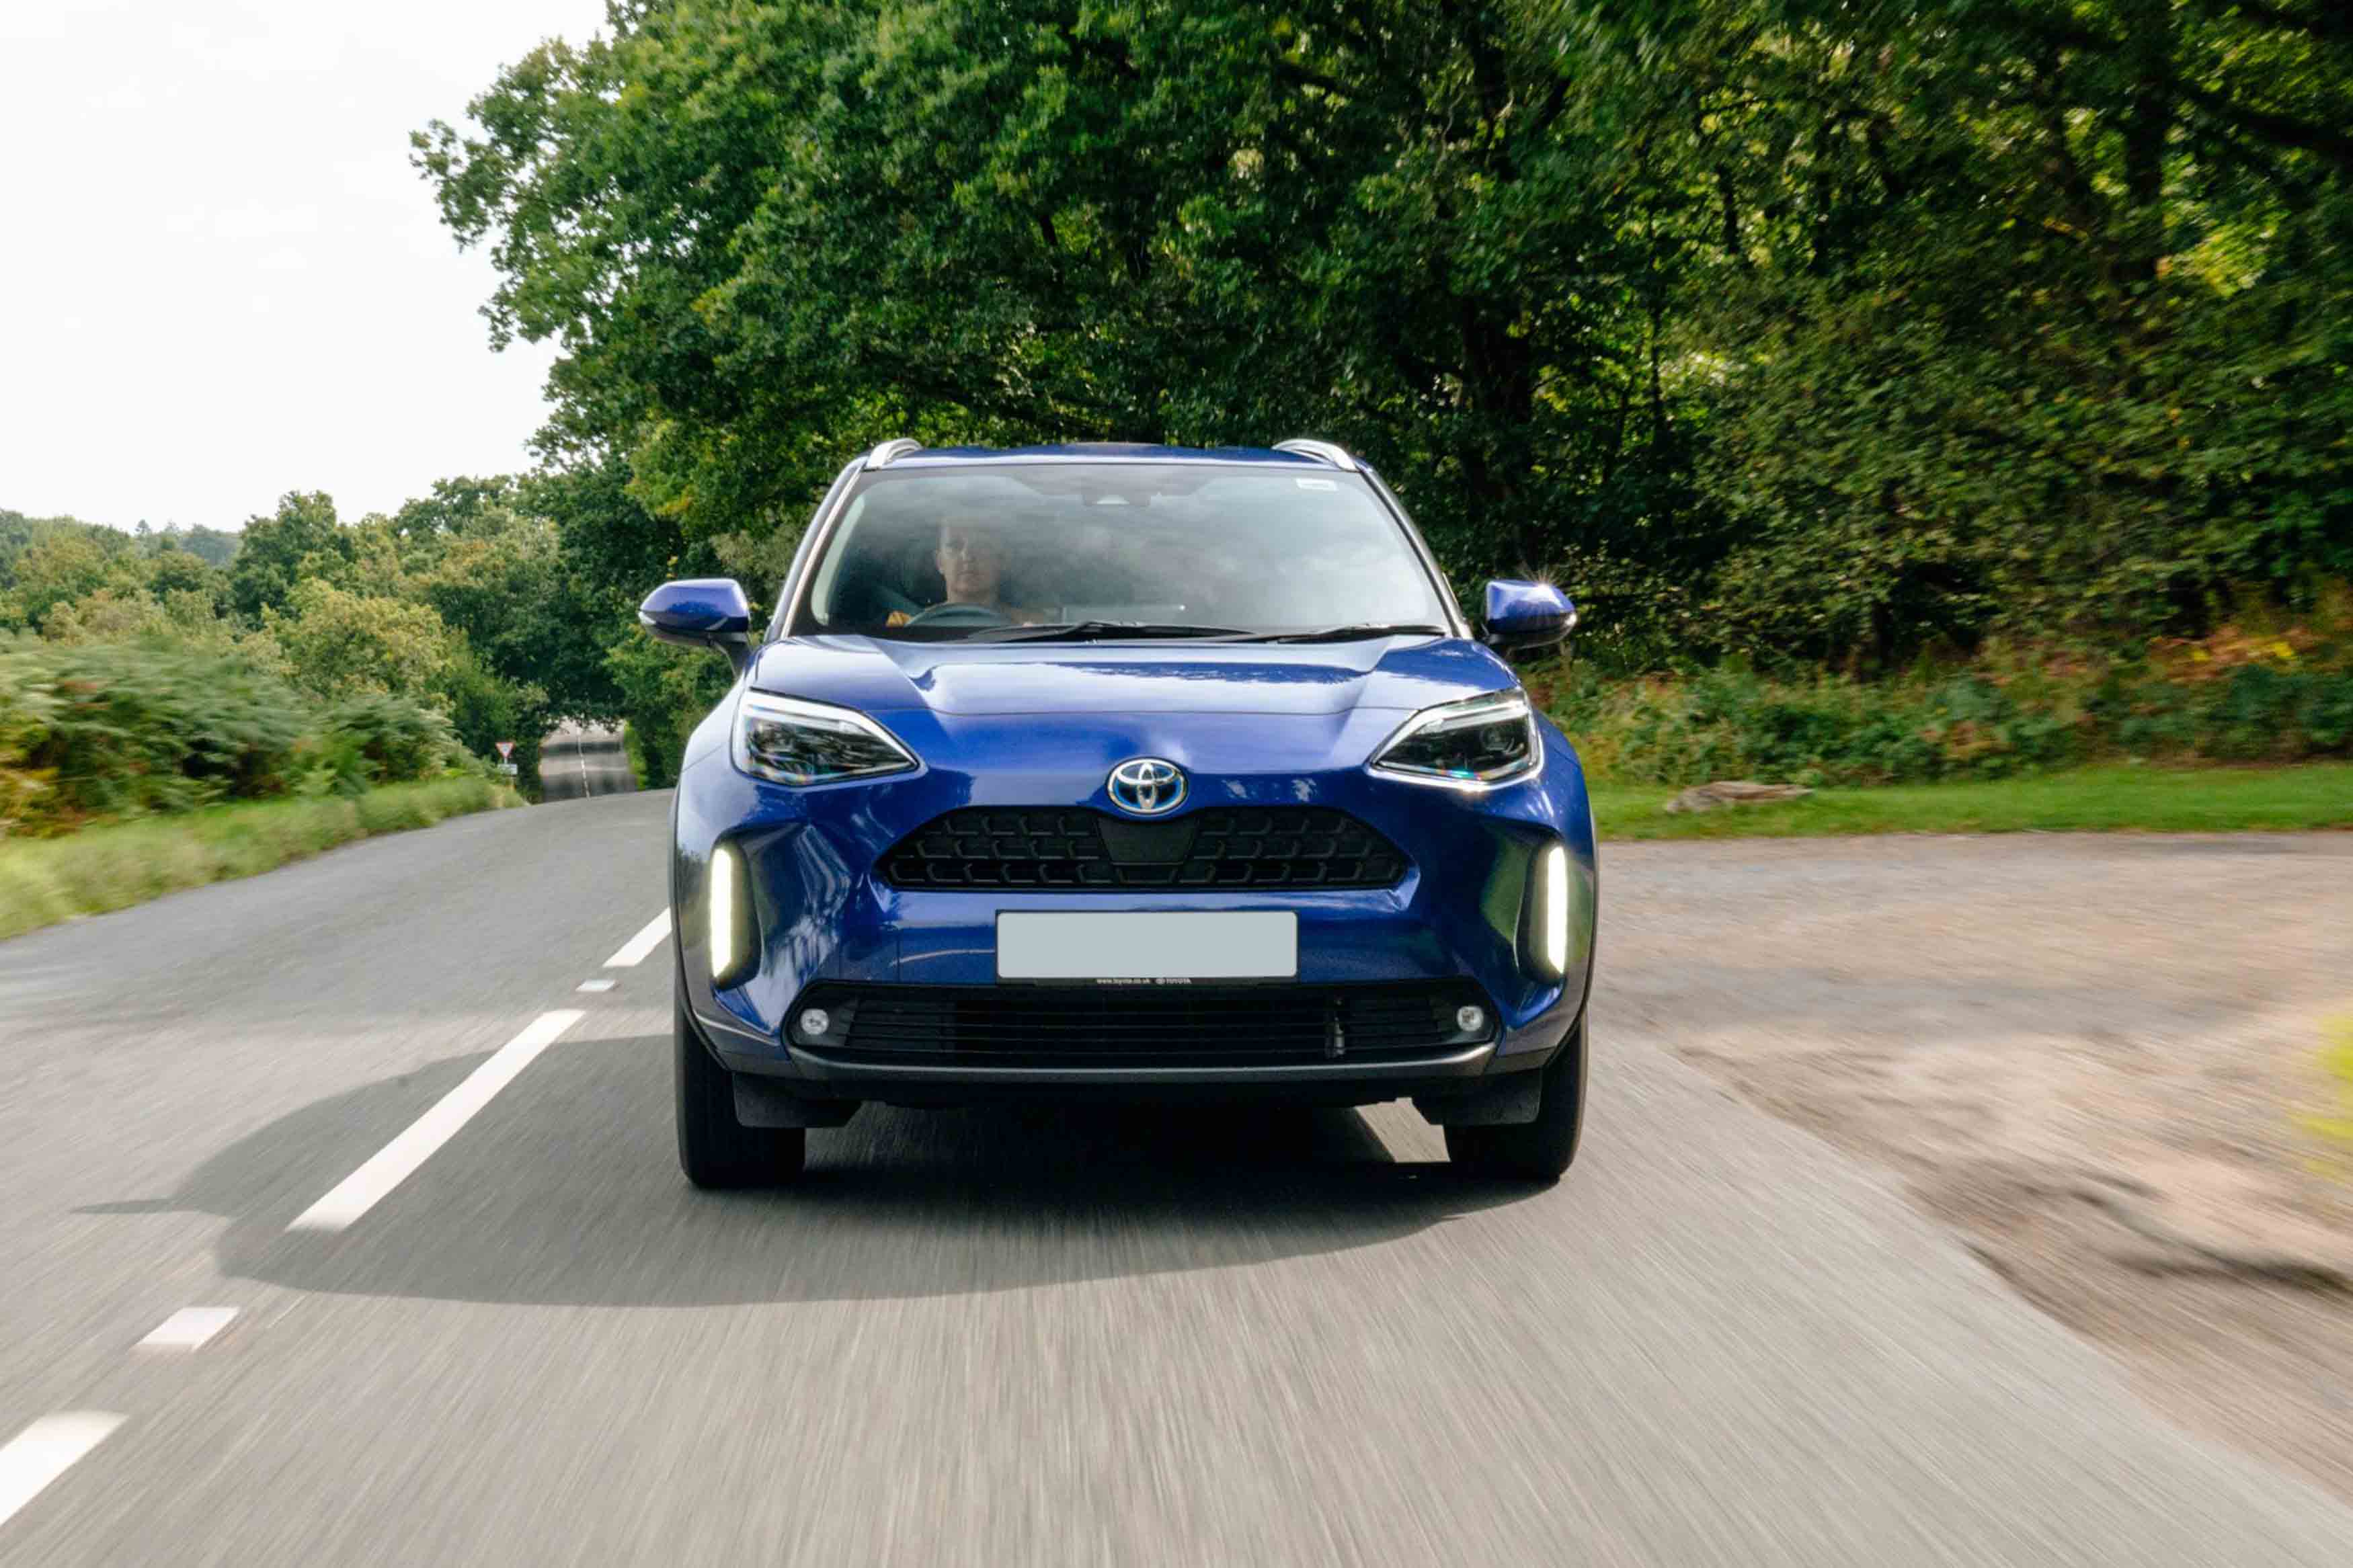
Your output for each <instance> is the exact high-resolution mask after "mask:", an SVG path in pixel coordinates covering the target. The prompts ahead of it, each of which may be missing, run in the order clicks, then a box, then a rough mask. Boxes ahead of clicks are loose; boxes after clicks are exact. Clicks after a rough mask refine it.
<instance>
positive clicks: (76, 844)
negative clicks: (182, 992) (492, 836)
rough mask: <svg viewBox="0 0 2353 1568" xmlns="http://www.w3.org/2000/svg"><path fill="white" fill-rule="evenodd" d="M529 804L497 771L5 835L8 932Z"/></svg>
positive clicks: (2, 896) (1, 918)
mask: <svg viewBox="0 0 2353 1568" xmlns="http://www.w3.org/2000/svg"><path fill="white" fill-rule="evenodd" d="M517 804H519V802H518V801H517V799H516V796H515V793H514V792H513V791H512V790H511V789H508V788H507V787H506V786H505V785H503V784H493V783H491V781H490V780H488V779H481V778H456V779H434V780H430V781H428V782H427V783H424V784H390V785H387V786H385V788H382V789H375V790H370V791H369V792H368V793H367V794H365V795H353V796H348V797H329V798H325V799H320V800H267V801H248V802H244V803H241V804H238V805H216V806H210V807H207V808H206V809H205V810H202V811H192V812H189V813H187V814H185V816H150V817H142V818H141V819H139V820H137V821H134V822H124V823H116V824H112V825H110V826H100V827H88V828H84V829H83V830H82V831H80V832H79V833H73V834H69V835H67V836H65V837H61V838H28V839H16V840H11V841H0V938H5V937H11V936H15V935H17V934H18V933H19V932H22V931H31V930H33V929H34V928H35V927H37V926H45V925H48V924H50V923H51V922H53V921H62V920H70V919H71V918H73V917H74V916H76V915H94V914H100V913H103V912H104V911H105V910H119V909H121V908H123V907H124V906H125V905H129V904H136V903H141V902H143V901H145V900H149V899H153V898H156V897H158V896H160V895H162V894H164V893H171V892H177V891H178V890H179V889H183V888H198V887H202V886H204V885H205V884H206V883H207V882H219V881H226V880H227V879H229V878H232V877H250V876H252V875H254V874H255V873H256V872H259V871H267V870H269V869H270V868H273V867H277V866H282V865H284V864H286V863H287V862H288V861H290V860H300V859H302V858H305V857H306V856H311V855H316V854H318V853H320V852H321V851H322V850H327V849H332V848H333V847H335V846H336V845H338V844H345V843H349V842H350V841H351V840H353V839H354V838H365V837H370V836H371V835H374V834H378V833H398V832H400V831H402V830H403V829H405V828H410V827H429V826H432V825H433V824H435V823H437V822H439V821H441V820H442V819H443V818H444V817H450V816H464V815H465V814H466V813H468V812H473V811H487V810H492V809H495V808H497V807H500V806H506V805H517Z"/></svg>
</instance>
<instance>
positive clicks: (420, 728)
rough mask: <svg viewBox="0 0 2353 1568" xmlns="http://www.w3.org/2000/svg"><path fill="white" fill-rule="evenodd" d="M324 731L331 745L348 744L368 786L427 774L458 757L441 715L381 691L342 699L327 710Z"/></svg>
mask: <svg viewBox="0 0 2353 1568" xmlns="http://www.w3.org/2000/svg"><path fill="white" fill-rule="evenodd" d="M325 733H326V739H327V741H328V742H329V743H330V744H331V745H337V744H340V745H348V746H350V747H351V748H353V750H354V751H355V752H357V753H358V755H359V757H360V758H361V760H362V762H363V763H364V767H365V777H364V783H365V784H406V783H409V782H411V781H414V780H417V779H422V778H430V777H431V776H432V775H434V774H435V773H440V772H442V771H444V770H445V769H447V768H448V767H450V766H452V765H454V764H455V763H457V762H458V760H459V756H458V742H457V737H456V735H455V734H454V733H453V732H452V731H451V728H450V724H449V721H448V719H447V718H445V717H443V716H442V715H441V714H439V713H438V712H436V711H434V710H432V709H430V708H422V707H419V706H418V705H417V704H416V703H415V702H411V701H407V700H403V699H401V698H398V697H392V696H388V695H385V694H384V693H381V692H365V693H363V694H361V695H359V696H356V697H347V698H345V699H344V700H342V701H341V702H338V703H336V704H335V705H334V706H333V707H332V708H330V709H328V710H327V713H326V721H325Z"/></svg>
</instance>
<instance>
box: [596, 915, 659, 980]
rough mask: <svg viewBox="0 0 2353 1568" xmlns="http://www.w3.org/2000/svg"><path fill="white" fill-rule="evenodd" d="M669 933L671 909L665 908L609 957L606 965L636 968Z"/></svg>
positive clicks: (611, 967)
mask: <svg viewBox="0 0 2353 1568" xmlns="http://www.w3.org/2000/svg"><path fill="white" fill-rule="evenodd" d="M669 934H670V911H669V910H662V912H661V913H659V914H658V915H656V916H655V917H654V918H653V919H651V920H649V921H647V922H646V929H645V930H643V931H639V932H638V934H637V935H635V936H633V937H631V938H630V939H629V940H628V942H624V943H623V944H622V946H621V951H620V952H617V953H615V954H614V955H613V956H612V957H610V958H608V959H607V960H606V961H605V967H606V968H607V969H635V968H636V967H637V966H638V964H640V963H644V962H645V961H646V954H648V953H649V952H652V951H653V950H654V949H656V948H658V947H659V946H660V945H661V944H662V938H664V937H666V936H668V935H669Z"/></svg>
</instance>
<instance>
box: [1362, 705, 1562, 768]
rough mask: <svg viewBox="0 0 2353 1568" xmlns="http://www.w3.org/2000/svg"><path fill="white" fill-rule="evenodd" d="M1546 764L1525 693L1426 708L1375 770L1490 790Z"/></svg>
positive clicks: (1376, 756) (1377, 757) (1392, 741)
mask: <svg viewBox="0 0 2353 1568" xmlns="http://www.w3.org/2000/svg"><path fill="white" fill-rule="evenodd" d="M1543 765H1544V744H1543V742H1542V741H1541V740H1540V739H1539V738H1538V736H1537V734H1536V719H1535V713H1534V712H1533V711H1532V710H1530V709H1529V707H1528V699H1527V694H1526V693H1525V692H1524V691H1494V692H1490V693H1488V694H1487V695H1486V696H1484V697H1473V698H1472V699H1471V700H1468V701H1465V702H1449V703H1447V704H1445V705H1444V706H1443V707H1439V708H1425V709H1423V710H1421V711H1420V712H1419V713H1417V714H1415V715H1414V716H1413V717H1412V718H1410V719H1409V720H1407V721H1406V722H1405V726H1404V727H1403V728H1402V729H1400V730H1398V732H1397V733H1396V734H1394V735H1392V736H1390V737H1389V739H1388V744H1386V745H1384V746H1383V747H1382V748H1381V749H1380V750H1379V751H1378V752H1375V753H1373V763H1372V766H1373V771H1374V772H1375V773H1386V774H1388V776H1390V777H1392V778H1400V779H1407V780H1410V781H1411V782H1412V783H1415V784H1444V785H1447V786H1450V787H1451V788H1454V789H1474V790H1475V789H1491V788H1493V787H1494V786H1495V785H1497V784H1510V783H1512V782H1513V781H1514V780H1517V779H1524V778H1526V777H1528V776H1529V775H1530V774H1532V773H1535V771H1536V770H1537V769H1538V768H1539V767H1541V766H1543Z"/></svg>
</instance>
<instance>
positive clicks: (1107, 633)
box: [964, 621, 1249, 642]
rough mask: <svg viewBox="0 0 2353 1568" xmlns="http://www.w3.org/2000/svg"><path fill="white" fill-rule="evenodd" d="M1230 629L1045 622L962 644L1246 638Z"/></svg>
mask: <svg viewBox="0 0 2353 1568" xmlns="http://www.w3.org/2000/svg"><path fill="white" fill-rule="evenodd" d="M1248 636H1249V634H1248V633H1246V632H1243V631H1240V630H1238V629H1236V628H1235V627H1233V626H1187V625H1186V624H1184V623H1183V622H1178V621H1047V622H1045V623H1043V624H1042V625H1039V626H991V627H989V628H988V629H987V630H986V631H979V632H975V633H973V635H972V636H970V637H965V639H964V640H965V642H1110V641H1113V640H1115V639H1118V638H1121V637H1248Z"/></svg>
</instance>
